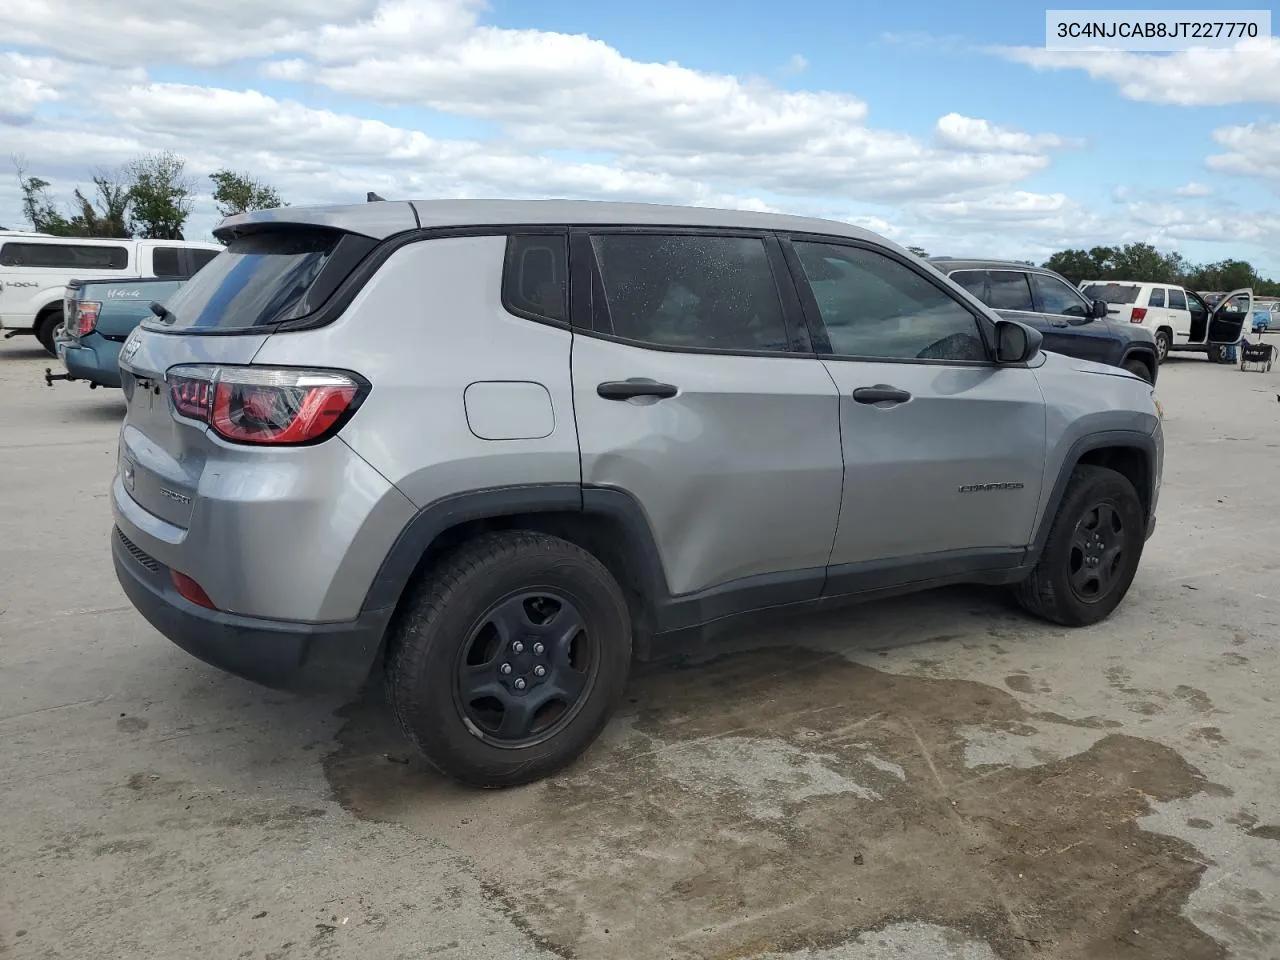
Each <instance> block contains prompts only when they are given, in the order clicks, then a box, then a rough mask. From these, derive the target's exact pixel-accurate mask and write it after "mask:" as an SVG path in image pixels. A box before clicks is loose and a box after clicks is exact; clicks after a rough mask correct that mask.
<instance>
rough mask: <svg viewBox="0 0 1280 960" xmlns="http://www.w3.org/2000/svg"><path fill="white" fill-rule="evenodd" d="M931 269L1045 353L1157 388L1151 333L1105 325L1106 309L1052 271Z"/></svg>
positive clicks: (983, 265) (1007, 266)
mask: <svg viewBox="0 0 1280 960" xmlns="http://www.w3.org/2000/svg"><path fill="white" fill-rule="evenodd" d="M929 263H930V264H932V265H933V266H934V267H935V268H936V269H937V270H939V271H941V272H942V273H944V274H945V275H946V276H948V277H950V278H951V279H952V280H954V281H955V282H956V283H958V284H959V285H960V286H962V287H964V288H965V289H966V290H968V291H969V292H970V293H971V294H973V295H974V296H975V297H977V298H978V299H979V300H981V301H982V302H983V303H985V304H987V306H989V307H991V308H992V309H994V310H995V311H996V312H997V313H999V314H1000V315H1001V316H1002V317H1007V318H1008V319H1010V320H1017V321H1019V322H1021V323H1025V324H1027V325H1028V326H1032V327H1035V328H1036V329H1037V330H1039V331H1040V332H1041V333H1042V334H1044V348H1045V349H1046V350H1052V351H1053V352H1054V353H1064V354H1066V355H1067V356H1069V357H1079V358H1080V359H1081V360H1093V361H1095V362H1097V363H1105V364H1109V365H1110V366H1113V367H1124V369H1126V370H1128V371H1129V372H1130V373H1132V374H1135V375H1136V376H1139V377H1141V378H1142V379H1143V380H1145V381H1147V383H1152V384H1154V383H1155V382H1156V371H1157V370H1158V369H1159V367H1160V364H1159V361H1158V355H1157V353H1156V341H1155V337H1153V336H1152V335H1151V332H1150V331H1149V330H1146V329H1144V328H1142V327H1140V326H1136V325H1133V324H1129V323H1120V322H1118V321H1116V320H1112V319H1109V318H1108V317H1107V305H1106V303H1104V302H1103V301H1101V300H1094V301H1090V300H1086V299H1085V298H1084V296H1083V295H1082V294H1081V293H1080V291H1079V290H1077V289H1076V288H1075V287H1073V286H1072V285H1071V283H1070V281H1068V280H1067V279H1066V278H1065V277H1062V276H1061V275H1059V274H1056V273H1054V272H1053V271H1052V270H1046V269H1044V268H1043V267H1033V266H1031V265H1030V264H1027V263H1018V262H1017V261H1010V260H959V259H954V258H951V257H935V258H932V259H930V260H929Z"/></svg>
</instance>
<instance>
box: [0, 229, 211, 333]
mask: <svg viewBox="0 0 1280 960" xmlns="http://www.w3.org/2000/svg"><path fill="white" fill-rule="evenodd" d="M221 250H222V247H221V246H219V245H218V244H216V243H199V242H195V241H184V240H129V239H126V240H103V239H97V238H91V237H54V236H50V235H48V234H42V233H16V232H9V231H5V232H4V233H0V329H3V330H4V331H5V334H4V335H5V338H6V339H8V338H10V337H14V336H18V335H20V334H24V335H25V334H31V335H34V336H35V337H36V339H37V340H39V341H40V343H41V345H42V346H43V347H44V348H45V350H47V351H48V352H49V355H50V356H57V347H56V346H55V344H54V334H55V333H56V331H57V329H58V328H59V327H60V326H62V321H63V313H62V311H63V294H64V292H65V290H66V287H67V284H68V283H69V282H70V281H71V280H72V279H75V278H78V279H81V280H99V279H102V280H111V279H118V278H125V277H165V278H169V279H182V280H185V279H186V278H187V277H190V276H191V275H192V274H193V273H195V272H196V271H197V270H198V269H200V267H202V266H204V264H206V263H208V262H209V261H210V260H212V259H213V258H214V257H215V256H217V255H218V253H219V252H220V251H221Z"/></svg>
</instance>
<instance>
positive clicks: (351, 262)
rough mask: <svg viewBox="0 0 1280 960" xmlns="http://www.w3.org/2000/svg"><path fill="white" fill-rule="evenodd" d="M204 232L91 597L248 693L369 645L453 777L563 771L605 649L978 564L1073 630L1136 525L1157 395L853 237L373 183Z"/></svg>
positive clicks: (151, 341)
mask: <svg viewBox="0 0 1280 960" xmlns="http://www.w3.org/2000/svg"><path fill="white" fill-rule="evenodd" d="M217 234H218V236H220V237H222V238H223V239H225V240H227V241H228V245H227V249H226V253H224V254H223V255H222V256H220V257H218V258H217V259H216V260H214V261H213V262H212V263H211V264H209V265H208V266H207V267H206V268H205V269H203V270H201V271H200V273H198V274H197V275H196V276H195V277H193V278H192V279H191V281H190V282H189V283H187V284H186V285H185V286H184V287H183V288H182V289H181V290H179V291H178V292H177V293H176V294H174V295H173V296H172V297H171V298H170V299H169V301H168V302H167V304H166V309H165V310H164V316H162V317H161V316H152V317H148V318H146V319H144V320H143V322H142V323H141V324H140V325H139V326H138V327H137V328H136V329H135V330H134V332H133V333H132V334H130V336H129V339H128V341H127V342H126V343H125V346H124V348H123V350H122V351H121V353H120V369H121V377H122V386H123V388H124V396H125V398H126V402H127V410H126V415H125V422H124V425H123V428H122V430H121V432H120V446H119V461H118V469H117V473H116V476H115V479H114V481H113V484H112V492H111V502H112V511H113V516H114V521H115V527H114V530H113V531H112V533H111V545H112V553H113V560H114V565H115V570H116V574H117V576H118V578H119V581H120V583H121V585H122V587H123V589H124V591H125V593H126V594H127V595H128V597H129V599H130V600H131V601H132V603H133V604H134V606H136V607H137V609H138V610H139V611H141V613H142V614H143V616H145V617H146V618H147V619H148V620H149V621H150V622H151V623H152V624H154V625H155V627H156V628H157V629H158V630H159V631H160V632H161V633H163V634H165V635H166V636H167V637H169V638H170V639H171V640H173V641H174V643H176V644H177V645H179V646H180V647H182V648H184V649H185V650H187V651H189V652H190V653H192V654H194V655H195V656H197V657H199V658H202V659H204V660H206V661H208V662H209V663H212V664H215V665H217V666H219V667H221V668H223V669H225V670H228V671H230V672H232V673H236V674H239V675H241V676H243V677H248V678H250V679H253V680H256V681H258V682H261V683H264V684H267V685H271V686H280V687H292V688H295V689H307V688H311V687H316V686H328V687H330V688H337V687H345V688H347V689H350V688H351V687H353V686H357V685H359V684H361V683H363V682H364V681H365V680H366V678H367V677H368V676H369V675H370V673H371V671H372V670H373V668H374V667H375V666H378V667H380V671H379V672H384V673H385V676H386V682H387V684H388V691H389V697H390V701H391V704H392V707H393V709H394V712H395V714H396V716H397V717H398V718H399V721H400V723H401V725H402V727H403V729H404V730H405V731H406V732H407V733H408V735H409V736H410V737H411V738H412V739H413V740H414V741H415V742H416V744H417V745H418V746H419V747H420V748H421V750H422V751H423V753H424V754H425V755H426V757H427V758H428V760H429V761H430V762H431V763H432V764H433V765H435V766H436V767H437V768H438V769H440V770H442V771H443V772H445V773H446V774H449V775H450V776H453V777H455V778H458V779H459V780H462V781H465V782H468V783H472V784H479V785H482V786H507V785H512V784H517V783H523V782H527V781H531V780H535V779H538V778H540V777H543V776H545V775H547V774H549V773H551V772H552V771H554V770H557V769H559V768H561V767H563V766H564V765H565V764H567V763H569V762H570V761H571V760H573V758H575V757H576V756H578V755H579V754H580V753H581V752H582V751H583V750H585V749H586V747H587V746H588V745H589V744H590V743H591V742H592V741H593V740H594V739H595V738H596V736H597V735H598V734H599V733H600V731H601V729H602V728H603V727H604V725H605V723H606V722H607V720H608V718H609V716H610V714H611V713H612V711H613V709H614V707H615V704H616V703H617V702H618V700H619V698H620V697H621V694H622V691H623V686H624V683H625V682H626V679H627V674H628V669H629V665H630V663H631V661H632V656H633V654H634V655H636V656H638V657H640V658H643V659H652V658H655V657H659V656H665V655H670V654H672V653H678V652H680V651H686V650H690V649H691V648H692V647H691V645H692V644H693V643H694V642H696V641H697V640H699V639H702V638H705V637H706V636H708V635H709V634H710V633H711V632H713V631H715V630H719V629H724V628H725V627H726V626H729V625H732V624H733V623H734V622H736V621H735V620H734V619H733V618H735V617H737V616H739V615H745V614H749V613H753V612H758V611H762V610H766V609H774V610H777V609H780V608H781V609H786V610H787V611H794V610H798V609H800V608H804V607H814V606H819V605H826V604H832V603H838V602H842V601H848V600H853V599H863V598H869V597H879V596H885V595H888V594H893V593H900V592H910V591H915V590H920V589H923V588H926V587H932V586H937V585H941V584H950V583H962V582H975V583H986V584H1007V585H1010V586H1012V587H1013V589H1014V592H1015V594H1016V596H1017V597H1018V599H1019V600H1020V602H1021V603H1022V604H1023V606H1025V607H1026V608H1027V609H1028V610H1029V611H1031V612H1032V613H1034V614H1037V615H1039V616H1041V617H1044V618H1046V619H1048V620H1050V621H1052V622H1054V623H1059V624H1065V625H1071V626H1079V625H1085V624H1092V623H1097V622H1098V621H1100V620H1102V619H1103V618H1105V617H1106V616H1108V615H1109V614H1110V613H1111V611H1112V610H1114V609H1115V607H1116V606H1117V605H1118V604H1119V603H1120V601H1121V599H1122V598H1123V597H1124V595H1125V592H1126V591H1127V590H1128V588H1129V585H1130V582H1131V581H1132V579H1133V576H1134V573H1135V571H1136V569H1137V567H1138V562H1139V558H1140V556H1141V554H1142V551H1143V547H1144V544H1145V542H1146V539H1147V537H1148V536H1149V535H1150V533H1151V531H1152V529H1153V527H1154V523H1155V515H1156V507H1157V501H1158V499H1159V494H1160V477H1161V468H1162V463H1163V455H1164V439H1163V433H1162V430H1161V414H1160V409H1159V405H1158V404H1157V403H1156V401H1155V396H1154V390H1153V389H1152V388H1151V387H1150V386H1149V385H1148V384H1146V383H1143V382H1142V381H1140V380H1138V379H1137V378H1136V377H1134V376H1132V375H1130V374H1129V373H1127V372H1126V371H1123V370H1120V369H1118V368H1116V367H1112V366H1106V365H1103V364H1097V363H1091V362H1089V361H1085V360H1080V359H1078V358H1075V357H1066V356H1062V355H1059V354H1055V353H1052V352H1048V351H1042V350H1041V349H1040V346H1041V336H1040V334H1039V333H1038V332H1037V331H1036V330H1035V329H1034V328H1032V327H1030V326H1027V325H1025V324H1022V323H1018V322H1015V321H1011V320H1007V319H1004V318H1002V317H1000V316H999V315H998V314H997V313H995V312H994V311H993V310H991V309H989V308H988V307H986V306H985V305H984V304H983V303H982V302H981V301H979V300H978V299H976V298H975V297H973V296H971V295H970V294H968V293H967V292H966V291H965V290H964V289H963V288H962V287H960V286H958V285H956V284H955V283H953V282H951V281H949V280H947V279H946V278H945V277H943V276H942V275H941V274H939V273H938V272H937V271H936V270H933V269H931V268H930V267H929V266H928V265H927V264H926V263H925V262H924V261H922V260H919V259H918V258H916V257H914V256H912V255H911V254H910V253H908V252H907V251H906V250H903V249H902V248H900V247H898V246H896V245H894V244H892V243H890V242H889V241H887V240H884V239H883V238H881V237H879V236H876V235H875V234H872V233H869V232H867V231H865V230H862V229H860V228H858V227H855V226H852V225H849V224H846V223H836V222H830V221H824V220H812V219H806V218H800V217H790V216H781V215H776V214H761V213H749V212H740V211H721V210H708V209H701V208H685V207H667V206H656V205H647V204H615V203H592V202H567V201H428V202H422V203H409V202H404V201H387V202H381V203H376V204H362V205H357V206H341V207H311V208H306V207H290V208H286V209H281V210H273V211H266V212H261V213H248V214H242V215H239V216H236V217H232V218H230V219H228V220H226V221H224V222H223V223H222V224H221V225H220V227H219V228H218V231H217ZM571 251H572V256H571V255H570V253H571Z"/></svg>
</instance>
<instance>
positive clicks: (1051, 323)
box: [1049, 320, 1071, 327]
mask: <svg viewBox="0 0 1280 960" xmlns="http://www.w3.org/2000/svg"><path fill="white" fill-rule="evenodd" d="M1049 326H1051V327H1069V326H1071V324H1069V323H1067V321H1065V320H1050V321H1049Z"/></svg>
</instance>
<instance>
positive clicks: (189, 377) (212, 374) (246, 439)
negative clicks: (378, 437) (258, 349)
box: [166, 364, 369, 446]
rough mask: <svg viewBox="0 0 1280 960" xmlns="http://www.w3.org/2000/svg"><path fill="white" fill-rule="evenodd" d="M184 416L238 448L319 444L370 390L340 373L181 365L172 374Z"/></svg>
mask: <svg viewBox="0 0 1280 960" xmlns="http://www.w3.org/2000/svg"><path fill="white" fill-rule="evenodd" d="M166 379H167V381H168V383H169V398H170V401H171V402H172V404H173V412H174V414H175V415H177V416H179V417H185V418H187V419H191V420H199V421H201V422H202V423H205V424H208V426H209V427H211V428H212V429H213V432H214V433H216V434H217V435H218V436H220V437H222V439H224V440H230V441H232V442H234V443H260V444H273V445H276V446H282V445H289V444H304V443H318V442H320V441H321V440H324V439H327V438H328V437H330V436H332V435H333V434H334V433H336V432H337V431H338V430H339V429H340V428H341V427H342V425H343V424H344V423H345V422H346V421H347V420H348V419H349V418H350V416H351V414H353V413H354V412H355V411H356V408H357V407H358V406H359V405H360V403H361V401H363V400H364V397H365V395H366V394H367V393H368V391H369V386H368V384H367V383H365V382H364V381H363V380H361V379H358V378H357V377H356V376H355V375H354V374H350V373H345V372H343V371H339V370H302V369H292V368H289V367H231V366H215V365H203V364H202V365H199V366H181V367H174V368H172V369H171V370H169V372H168V374H167V376H166Z"/></svg>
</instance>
